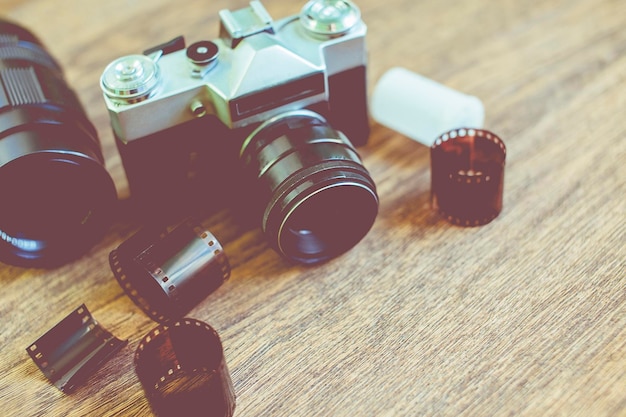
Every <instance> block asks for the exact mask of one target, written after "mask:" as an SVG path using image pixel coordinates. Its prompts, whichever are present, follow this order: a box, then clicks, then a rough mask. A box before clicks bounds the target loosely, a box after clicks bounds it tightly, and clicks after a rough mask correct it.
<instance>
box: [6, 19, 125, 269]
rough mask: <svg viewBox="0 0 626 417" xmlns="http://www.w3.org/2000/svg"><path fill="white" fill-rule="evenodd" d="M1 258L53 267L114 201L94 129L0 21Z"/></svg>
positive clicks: (22, 37) (29, 43)
mask: <svg viewBox="0 0 626 417" xmlns="http://www.w3.org/2000/svg"><path fill="white" fill-rule="evenodd" d="M0 195H1V196H2V205H0V260H1V261H3V262H5V263H9V264H15V265H21V266H37V267H52V266H58V265H61V264H63V263H65V262H67V261H69V260H72V259H74V258H77V257H78V256H79V255H81V254H82V253H84V252H85V251H87V250H88V249H89V248H90V247H91V246H92V245H93V244H94V243H95V242H96V241H97V240H98V239H99V238H100V237H101V236H102V234H103V233H104V231H105V229H106V227H107V226H108V215H109V214H110V212H111V209H112V206H113V204H114V203H115V201H116V192H115V186H114V184H113V181H112V179H111V177H110V176H109V174H108V173H107V172H106V170H105V168H104V158H103V156H102V152H101V149H100V142H99V141H98V137H97V132H96V130H95V128H94V126H93V125H92V124H91V123H90V122H89V120H88V119H87V116H86V115H85V112H84V110H83V108H82V107H81V105H80V102H79V100H78V98H77V97H76V95H75V94H74V92H73V91H72V90H71V89H70V88H69V87H68V85H67V84H66V82H65V80H64V78H63V73H62V70H61V68H60V67H59V65H58V64H57V62H56V61H55V60H54V58H53V57H52V56H50V55H49V54H48V53H47V52H46V50H45V49H44V47H43V45H42V44H41V43H40V41H39V40H38V39H37V38H36V37H35V36H34V35H33V34H32V33H30V32H28V31H27V30H26V29H24V28H22V27H20V26H18V25H16V24H13V23H10V22H7V21H4V20H0Z"/></svg>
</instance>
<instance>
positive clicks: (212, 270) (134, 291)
mask: <svg viewBox="0 0 626 417" xmlns="http://www.w3.org/2000/svg"><path fill="white" fill-rule="evenodd" d="M109 263H110V265H111V270H112V271H113V274H114V275H115V278H116V279H117V281H118V283H119V284H120V286H121V287H122V289H124V291H125V292H126V294H127V295H128V296H129V297H130V298H131V299H132V300H133V301H134V302H135V304H137V305H138V306H139V307H140V308H141V309H142V310H143V311H144V312H145V313H146V314H147V315H148V316H149V317H150V318H152V319H153V320H155V321H157V322H159V323H167V322H171V321H175V320H177V319H180V318H182V317H183V316H184V315H185V314H187V313H188V312H189V311H190V310H191V309H192V308H193V307H195V306H196V305H197V304H198V303H200V302H201V301H202V300H203V299H204V298H206V297H207V296H208V295H209V294H210V293H212V292H213V291H215V290H216V289H217V288H218V287H219V286H220V285H222V283H223V282H224V281H226V280H227V279H228V278H229V276H230V264H229V262H228V258H227V257H226V254H225V253H224V250H223V248H222V246H221V244H220V243H219V241H218V240H217V239H216V238H215V236H213V234H211V233H210V232H209V231H207V230H204V229H202V228H201V227H200V226H198V225H197V224H196V223H194V222H193V221H191V220H187V221H185V222H183V223H181V224H180V225H178V226H177V227H176V228H174V229H173V230H171V231H168V230H156V229H155V228H146V229H143V230H141V231H139V232H138V233H137V234H135V235H134V236H132V237H131V238H130V239H128V240H127V241H125V242H124V243H122V244H121V245H120V246H119V247H118V248H117V249H115V250H113V251H112V252H111V254H110V256H109Z"/></svg>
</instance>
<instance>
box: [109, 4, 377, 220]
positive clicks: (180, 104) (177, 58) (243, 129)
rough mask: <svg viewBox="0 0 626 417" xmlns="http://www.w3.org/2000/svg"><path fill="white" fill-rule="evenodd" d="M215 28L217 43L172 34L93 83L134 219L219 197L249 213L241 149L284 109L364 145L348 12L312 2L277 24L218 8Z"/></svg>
mask: <svg viewBox="0 0 626 417" xmlns="http://www.w3.org/2000/svg"><path fill="white" fill-rule="evenodd" d="M220 22H221V23H220V30H219V37H218V38H217V39H214V40H211V41H200V42H196V43H194V44H192V45H190V46H186V45H185V43H184V39H183V38H182V37H180V38H177V39H174V40H173V41H171V42H169V43H166V44H163V45H159V46H156V47H154V48H151V49H150V50H147V51H145V52H144V54H143V55H130V56H126V57H121V58H119V59H117V60H115V61H113V62H112V63H111V64H110V65H109V66H108V67H107V68H106V69H105V71H104V73H103V75H102V78H101V88H102V90H103V92H104V100H105V103H106V106H107V108H108V110H109V115H110V120H111V125H112V128H113V132H114V135H115V139H116V143H117V146H118V149H119V152H120V155H121V158H122V162H123V165H124V168H125V171H126V175H127V178H128V182H129V187H130V191H131V196H132V199H133V200H134V202H135V203H136V204H137V205H138V209H139V210H140V212H141V213H142V216H144V215H149V213H153V212H155V211H158V212H163V211H165V212H172V211H174V212H176V211H179V209H181V208H183V209H184V210H185V211H191V210H190V209H191V208H193V207H203V208H210V207H211V206H213V207H214V206H215V205H216V201H218V200H220V199H222V198H223V197H226V199H227V200H233V199H234V200H236V201H234V202H233V203H234V204H236V205H241V204H243V205H246V204H249V201H250V199H249V198H246V194H247V193H248V192H247V191H246V192H242V188H240V187H239V185H238V184H243V183H245V181H243V182H242V181H241V177H242V173H243V170H242V169H241V164H240V161H238V159H239V155H240V154H242V153H243V148H242V147H245V143H246V138H247V137H248V135H250V134H251V132H253V130H254V129H256V128H257V127H258V126H259V125H261V124H262V123H263V122H265V121H267V120H269V119H272V118H273V117H276V116H279V115H281V114H284V113H286V112H290V111H294V110H303V109H306V110H311V111H313V112H315V113H317V114H319V115H321V116H323V117H324V118H325V119H326V120H327V121H328V122H329V123H330V125H331V126H332V127H333V128H334V129H337V130H339V131H341V132H343V134H345V136H347V138H348V139H349V140H350V142H351V143H352V144H353V145H355V146H359V145H363V144H365V143H366V142H367V138H368V136H369V119H368V110H367V94H366V66H367V51H366V46H365V35H366V26H365V24H364V23H363V21H362V20H361V18H360V12H359V10H358V8H357V7H356V6H355V5H354V4H352V3H351V2H349V1H341V0H340V1H319V0H318V1H315V0H314V1H309V2H308V3H307V4H306V5H305V6H304V7H303V9H302V12H301V13H300V14H299V15H294V16H291V17H287V18H284V19H281V20H277V21H274V20H272V18H271V17H270V16H269V14H268V13H267V11H266V10H265V8H264V7H263V6H262V4H261V3H260V2H258V1H252V2H250V6H249V7H247V8H244V9H240V10H236V11H232V12H231V11H228V10H223V11H221V12H220ZM242 187H244V186H242ZM244 188H245V187H244ZM241 200H243V201H241Z"/></svg>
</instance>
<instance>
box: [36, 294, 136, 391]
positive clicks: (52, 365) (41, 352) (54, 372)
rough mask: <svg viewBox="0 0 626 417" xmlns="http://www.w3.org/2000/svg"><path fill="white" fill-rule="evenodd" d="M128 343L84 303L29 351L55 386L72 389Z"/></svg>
mask: <svg viewBox="0 0 626 417" xmlns="http://www.w3.org/2000/svg"><path fill="white" fill-rule="evenodd" d="M126 343H128V340H120V339H118V338H116V337H115V336H113V335H112V334H111V333H109V332H108V331H106V330H105V329H104V328H103V327H102V326H100V324H98V322H97V321H96V320H95V319H94V318H93V316H92V315H91V313H89V310H87V307H86V306H85V305H84V304H83V305H81V306H80V307H78V308H77V309H76V310H74V311H73V312H72V313H70V314H69V315H68V316H67V317H65V318H64V319H63V320H62V321H60V322H59V323H58V324H57V325H56V326H54V327H53V328H52V329H50V330H49V331H48V332H46V333H45V334H44V335H43V336H41V337H40V338H39V339H37V341H35V343H33V344H31V345H30V346H29V347H27V348H26V351H27V352H28V354H29V355H30V357H31V358H32V359H33V361H34V362H35V364H37V366H38V367H39V369H41V371H42V372H43V374H44V375H45V376H46V378H48V380H49V381H50V382H51V383H52V384H54V386H56V387H57V388H58V389H60V390H61V391H63V392H65V393H70V392H72V391H73V390H74V389H75V388H76V386H77V385H78V384H80V383H82V382H84V381H85V380H86V379H87V378H88V377H89V376H90V375H91V374H93V373H94V372H95V371H96V370H97V369H99V368H100V367H101V366H102V365H103V364H104V363H105V362H106V361H107V360H109V359H110V358H111V357H112V356H113V355H114V354H115V353H116V352H117V351H119V350H120V349H121V348H122V347H124V346H125V345H126Z"/></svg>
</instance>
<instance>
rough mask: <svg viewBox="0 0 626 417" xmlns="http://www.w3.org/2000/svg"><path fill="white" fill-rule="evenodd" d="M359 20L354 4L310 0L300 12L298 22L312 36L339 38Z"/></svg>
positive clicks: (358, 11)
mask: <svg viewBox="0 0 626 417" xmlns="http://www.w3.org/2000/svg"><path fill="white" fill-rule="evenodd" d="M360 20H361V12H360V10H359V8H358V7H357V6H356V4H354V3H352V2H351V1H348V0H311V1H309V2H308V3H306V4H305V5H304V7H303V8H302V11H301V12H300V22H301V23H302V25H303V26H304V27H305V29H307V30H308V31H309V32H311V33H312V34H313V35H317V36H323V37H334V36H340V35H343V34H344V33H346V32H348V31H349V30H350V29H352V28H353V27H354V26H355V25H356V24H357V23H358V22H359V21H360Z"/></svg>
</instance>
